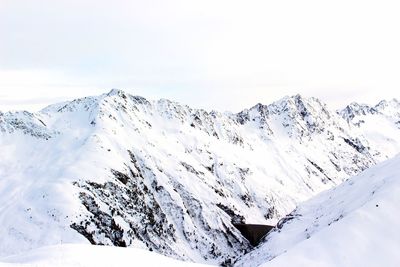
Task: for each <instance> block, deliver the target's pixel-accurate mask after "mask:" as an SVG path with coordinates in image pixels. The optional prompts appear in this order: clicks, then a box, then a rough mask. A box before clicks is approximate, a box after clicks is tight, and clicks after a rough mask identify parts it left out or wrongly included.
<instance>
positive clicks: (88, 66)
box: [0, 0, 400, 111]
mask: <svg viewBox="0 0 400 267" xmlns="http://www.w3.org/2000/svg"><path fill="white" fill-rule="evenodd" d="M398 2H399V1H386V0H379V1H368V0H344V1H342V0H335V1H323V0H315V1H310V0H302V1H299V0H292V1H285V0H279V1H268V0H263V1H252V0H246V1H234V0H198V1H197V0H182V1H178V0H172V1H168V0H159V1H158V0H146V1H143V0H142V1H136V0H130V1H122V0H112V1H105V0H24V1H22V0H0V110H3V111H5V110H9V109H30V110H35V109H39V108H41V107H43V106H44V105H46V104H50V103H53V102H57V101H63V100H66V99H72V98H74V97H80V96H86V95H96V94H101V93H104V92H107V91H109V90H110V89H111V88H120V89H123V90H126V91H127V92H130V93H132V94H136V95H142V96H144V97H147V98H150V99H158V98H169V99H172V100H176V101H179V102H182V103H186V104H189V105H192V106H194V107H202V108H206V109H217V110H221V111H223V110H231V111H239V110H240V109H243V108H245V107H250V106H252V105H254V104H256V103H258V102H262V103H270V102H272V101H274V100H276V99H279V98H280V97H283V96H285V95H292V94H297V93H300V94H302V95H304V96H316V97H319V98H321V99H322V100H324V101H325V102H327V103H328V104H329V105H330V106H331V107H332V108H338V107H340V106H342V105H345V104H347V103H349V102H351V101H355V100H356V101H360V102H366V103H375V102H378V101H379V100H380V99H383V98H393V97H396V98H400V93H399V92H400V34H399V33H400V16H399V14H400V4H399V3H398Z"/></svg>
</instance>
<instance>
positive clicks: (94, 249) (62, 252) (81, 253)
mask: <svg viewBox="0 0 400 267" xmlns="http://www.w3.org/2000/svg"><path fill="white" fill-rule="evenodd" d="M0 266H4V267H7V266H9V267H16V266H26V267H28V266H32V267H33V266H42V267H46V266H51V267H57V266H74V267H76V266H79V267H92V266H93V267H94V266H96V267H101V266H104V267H112V266H118V267H123V266H162V267H183V266H189V267H201V266H209V265H202V264H196V263H190V262H183V261H178V260H174V259H171V258H168V257H165V256H162V255H160V254H157V253H154V252H149V251H146V250H142V249H134V248H119V247H108V246H92V245H78V244H68V245H58V246H50V247H43V248H39V249H35V250H32V251H30V252H26V253H23V254H19V255H15V256H9V257H5V258H2V259H0Z"/></svg>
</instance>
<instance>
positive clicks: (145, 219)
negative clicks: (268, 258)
mask: <svg viewBox="0 0 400 267" xmlns="http://www.w3.org/2000/svg"><path fill="white" fill-rule="evenodd" d="M381 103H382V104H379V105H378V106H379V108H378V106H377V107H375V108H374V109H376V112H375V111H374V112H373V113H372V112H370V113H367V112H356V111H355V110H357V109H356V108H351V107H350V108H346V109H345V110H344V111H341V112H334V111H331V110H329V108H327V107H326V105H325V104H323V103H321V102H320V101H319V100H318V99H315V98H303V97H301V96H299V95H297V96H292V97H286V98H283V99H281V100H280V101H277V102H275V103H272V104H270V105H262V104H257V105H256V106H254V107H252V108H250V109H247V110H244V111H242V112H240V113H238V114H232V113H220V112H215V111H212V112H207V111H204V110H198V109H192V108H190V107H188V106H185V105H181V104H178V103H175V102H171V101H169V100H159V101H148V100H146V99H144V98H142V97H138V96H131V95H128V94H126V93H124V92H123V91H120V90H112V91H110V92H109V93H107V94H103V95H100V96H95V97H86V98H82V99H77V100H74V101H71V102H66V103H60V104H55V105H51V106H49V107H47V108H45V109H43V110H42V111H40V112H37V113H29V112H6V113H0V151H1V154H0V196H1V197H0V223H1V224H2V227H1V228H0V236H1V237H2V238H1V240H0V255H1V256H5V255H9V254H12V253H16V252H20V251H24V250H29V249H32V248H36V247H40V246H44V245H55V244H60V243H88V242H90V243H93V244H104V245H115V246H133V247H138V248H146V249H149V250H153V251H157V252H159V253H161V254H164V255H167V256H171V257H174V258H176V259H182V260H190V261H197V262H205V263H211V264H227V265H229V264H230V263H232V262H233V261H234V260H235V259H236V258H237V257H239V256H241V255H243V254H245V253H246V252H248V251H249V250H250V249H251V245H250V244H249V243H248V241H247V240H246V239H245V238H244V237H243V236H242V235H241V234H240V232H239V231H238V230H237V229H236V228H235V227H234V225H233V224H234V223H240V222H246V223H261V224H265V223H267V224H268V223H269V224H273V223H276V222H277V221H278V220H279V219H281V218H282V217H284V216H285V215H286V214H288V213H290V212H291V211H292V210H293V209H294V208H295V207H296V205H297V204H298V203H299V202H301V201H304V200H306V199H309V198H310V197H312V196H314V195H316V194H317V193H319V192H321V191H323V190H325V189H329V188H332V187H333V186H335V185H338V184H340V183H342V182H343V181H344V180H345V179H347V178H348V177H349V176H352V175H355V174H358V173H359V172H361V171H362V170H365V169H367V168H369V167H371V166H373V165H375V164H376V163H377V162H380V161H382V160H384V159H386V158H389V157H392V156H394V155H395V154H396V153H398V152H399V151H400V138H399V136H400V134H399V133H400V129H399V123H398V121H399V120H400V118H399V113H400V109H399V106H398V102H397V101H395V100H393V101H392V102H381ZM396 103H397V105H396ZM352 106H354V105H352ZM364 113H365V114H364ZM361 120H363V121H365V123H360V121H361ZM376 121H379V122H380V123H381V124H380V126H381V128H379V130H380V131H379V132H375V131H374V130H373V127H370V128H369V127H367V126H368V124H371V125H372V124H373V123H375V122H376ZM387 140H390V143H389V145H386V144H388V143H387Z"/></svg>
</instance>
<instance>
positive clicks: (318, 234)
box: [236, 155, 400, 267]
mask: <svg viewBox="0 0 400 267" xmlns="http://www.w3.org/2000/svg"><path fill="white" fill-rule="evenodd" d="M399 205H400V155H398V156H396V157H395V158H394V159H392V160H388V161H386V162H384V163H382V164H379V165H377V166H375V167H372V168H370V169H369V170H367V171H365V172H363V173H362V174H360V175H358V176H355V177H353V178H351V179H349V180H348V181H346V182H345V183H343V184H342V185H340V186H338V187H336V188H334V189H332V190H328V191H326V192H324V193H322V194H320V195H318V196H316V197H315V198H313V199H311V200H309V201H307V202H305V203H303V204H301V205H300V206H299V207H298V208H297V209H296V210H295V211H294V212H293V213H292V214H291V217H292V219H291V220H289V221H287V222H286V223H285V224H283V226H282V228H281V229H280V230H276V231H275V232H273V233H271V234H270V235H269V236H268V238H267V239H266V240H265V243H264V244H263V245H261V246H260V247H258V248H257V249H256V250H254V251H252V252H250V253H249V254H247V255H245V256H244V257H243V258H242V259H241V260H240V261H239V262H237V264H236V265H237V266H246V267H248V266H264V267H267V266H268V267H270V266H321V267H322V266H324V267H331V266H332V267H334V266H353V267H354V266H363V267H367V266H371V267H372V266H386V267H388V266H393V267H394V266H399V263H400V254H399V249H400V234H399V230H398V228H399V226H400V213H399Z"/></svg>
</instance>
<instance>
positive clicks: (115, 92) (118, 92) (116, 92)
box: [107, 88, 126, 97]
mask: <svg viewBox="0 0 400 267" xmlns="http://www.w3.org/2000/svg"><path fill="white" fill-rule="evenodd" d="M107 95H108V96H114V95H118V96H121V97H123V96H126V93H125V91H123V90H121V89H116V88H113V89H111V91H110V92H108V93H107Z"/></svg>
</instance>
